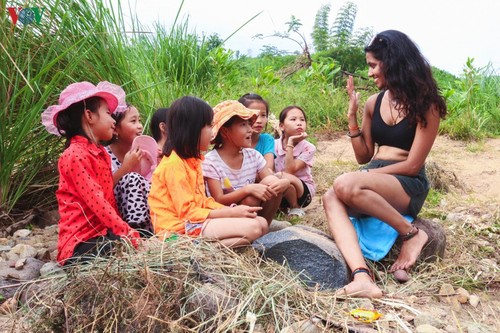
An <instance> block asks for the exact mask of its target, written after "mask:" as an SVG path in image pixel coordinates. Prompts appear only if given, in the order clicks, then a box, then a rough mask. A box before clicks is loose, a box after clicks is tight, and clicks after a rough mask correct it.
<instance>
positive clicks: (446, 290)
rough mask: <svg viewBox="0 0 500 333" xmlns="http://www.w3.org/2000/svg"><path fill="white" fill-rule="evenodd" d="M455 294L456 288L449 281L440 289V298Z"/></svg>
mask: <svg viewBox="0 0 500 333" xmlns="http://www.w3.org/2000/svg"><path fill="white" fill-rule="evenodd" d="M454 294H455V289H453V286H452V285H451V284H449V283H443V285H442V286H441V288H440V289H439V298H440V299H441V298H443V297H445V296H451V295H454Z"/></svg>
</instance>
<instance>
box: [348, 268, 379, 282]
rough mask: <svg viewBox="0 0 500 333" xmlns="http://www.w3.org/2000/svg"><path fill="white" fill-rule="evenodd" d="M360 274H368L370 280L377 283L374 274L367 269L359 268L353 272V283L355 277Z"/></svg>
mask: <svg viewBox="0 0 500 333" xmlns="http://www.w3.org/2000/svg"><path fill="white" fill-rule="evenodd" d="M358 273H365V274H368V276H369V277H370V279H372V281H373V282H375V277H374V276H373V272H372V271H371V270H370V269H369V268H367V267H358V268H356V269H355V270H353V271H352V273H351V281H352V280H354V276H355V275H356V274H358Z"/></svg>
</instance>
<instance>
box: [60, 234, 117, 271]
mask: <svg viewBox="0 0 500 333" xmlns="http://www.w3.org/2000/svg"><path fill="white" fill-rule="evenodd" d="M119 240H121V237H120V236H117V235H115V234H114V233H113V232H112V231H111V230H108V232H107V234H106V235H104V236H98V237H94V238H91V239H89V240H87V241H85V242H81V243H80V244H78V245H77V246H76V247H75V250H74V251H73V256H72V257H71V258H69V259H68V260H66V262H65V263H64V266H69V265H72V264H76V263H80V264H82V263H86V262H89V261H91V260H93V259H94V258H95V257H96V256H109V255H111V253H112V251H113V249H114V248H115V246H116V241H119Z"/></svg>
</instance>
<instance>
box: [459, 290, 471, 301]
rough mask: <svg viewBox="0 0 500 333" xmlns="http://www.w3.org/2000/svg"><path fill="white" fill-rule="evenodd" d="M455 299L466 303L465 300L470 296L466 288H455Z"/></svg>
mask: <svg viewBox="0 0 500 333" xmlns="http://www.w3.org/2000/svg"><path fill="white" fill-rule="evenodd" d="M457 294H458V295H457V300H458V301H459V302H460V303H461V304H465V303H467V301H468V300H469V297H470V294H469V292H468V291H467V290H465V289H464V288H462V287H460V288H458V289H457Z"/></svg>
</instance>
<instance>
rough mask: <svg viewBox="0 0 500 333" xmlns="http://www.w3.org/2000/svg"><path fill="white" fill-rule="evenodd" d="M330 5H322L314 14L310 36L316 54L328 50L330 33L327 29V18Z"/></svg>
mask: <svg viewBox="0 0 500 333" xmlns="http://www.w3.org/2000/svg"><path fill="white" fill-rule="evenodd" d="M329 15H330V5H329V4H328V5H323V6H321V8H320V9H319V10H318V13H317V14H316V19H315V20H314V27H313V32H312V34H311V36H312V39H313V45H314V49H315V50H316V52H321V51H326V50H328V49H329V48H330V32H329V29H328V17H329Z"/></svg>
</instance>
